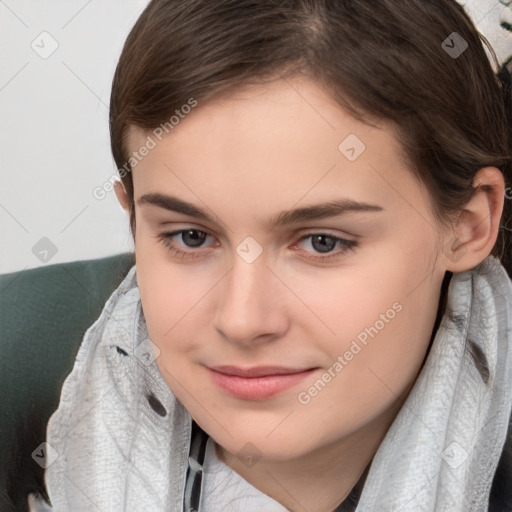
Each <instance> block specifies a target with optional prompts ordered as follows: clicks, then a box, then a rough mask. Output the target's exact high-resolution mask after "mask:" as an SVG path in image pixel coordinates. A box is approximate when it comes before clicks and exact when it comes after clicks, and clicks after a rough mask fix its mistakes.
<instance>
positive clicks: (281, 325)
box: [214, 254, 289, 346]
mask: <svg viewBox="0 0 512 512" xmlns="http://www.w3.org/2000/svg"><path fill="white" fill-rule="evenodd" d="M288 293H289V292H288ZM286 304H287V302H286V290H285V287H284V285H283V284H282V282H281V281H280V280H279V279H278V277H276V275H275V274H274V273H273V272H272V271H271V270H270V268H268V266H267V262H266V259H265V258H264V257H263V256H260V257H258V258H257V259H256V260H255V261H254V262H252V263H247V262H246V261H244V260H243V259H242V258H241V257H239V256H238V255H237V254H235V256H234V261H233V266H232V268H231V270H230V271H229V272H228V274H227V275H226V276H225V278H224V279H223V280H222V281H221V283H220V286H218V287H217V306H216V313H215V318H214V326H215V328H216V329H217V330H218V332H220V334H221V335H222V336H223V337H224V339H225V340H226V341H229V342H231V343H235V344H241V345H251V346H252V345H254V344H255V343H262V342H268V341H271V340H275V339H277V338H279V337H281V336H283V334H284V333H285V332H286V330H287V329H288V325H289V321H288V315H287V311H286Z"/></svg>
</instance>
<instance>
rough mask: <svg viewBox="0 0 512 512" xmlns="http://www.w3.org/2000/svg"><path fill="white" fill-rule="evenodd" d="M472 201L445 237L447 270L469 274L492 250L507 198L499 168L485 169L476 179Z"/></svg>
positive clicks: (479, 172)
mask: <svg viewBox="0 0 512 512" xmlns="http://www.w3.org/2000/svg"><path fill="white" fill-rule="evenodd" d="M473 188H474V189H475V190H474V192H473V195H472V197H471V199H470V200H469V201H468V203H467V204H466V205H465V206H464V209H463V210H462V211H461V212H460V214H459V216H458V218H457V220H456V221H455V223H454V224H453V231H452V232H451V233H446V234H445V239H444V243H443V247H444V250H443V253H444V255H445V257H446V270H450V271H451V272H455V273H457V272H465V271H466V270H470V269H472V268H473V267H475V266H476V265H478V264H479V263H481V262H482V261H483V260H484V259H485V258H487V256H489V254H490V253H491V251H492V248H493V247H494V244H495V243H496V239H497V237H498V228H499V224H500V219H501V214H502V212H503V203H504V196H505V180H504V178H503V174H502V173H501V171H500V170H499V169H497V168H496V167H484V168H482V169H480V170H479V171H478V173H477V174H476V175H475V178H474V180H473Z"/></svg>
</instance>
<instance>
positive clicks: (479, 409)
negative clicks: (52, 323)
mask: <svg viewBox="0 0 512 512" xmlns="http://www.w3.org/2000/svg"><path fill="white" fill-rule="evenodd" d="M511 326H512V282H511V281H510V279H509V278H508V276H507V274H506V272H505V270H504V269H503V267H502V266H501V265H500V264H499V262H498V261H497V260H495V259H494V258H492V257H489V258H488V259H487V260H486V261H485V262H484V263H483V264H482V265H480V266H479V267H478V268H476V269H473V270H471V271H468V272H465V273H462V274H457V275H454V276H453V277H452V279H451V282H450V286H449V289H448V297H447V307H446V313H445V314H444V316H443V319H442V322H441V325H440V327H439V329H438V332H437V334H436V336H435V339H434V342H433V344H432V347H431V349H430V353H429V355H428V357H427V359H426V361H425V364H424V366H423V368H422V370H421V372H420V374H419V376H418V378H417V380H416V382H415V384H414V386H413V388H412V389H411V392H410V393H409V395H408V397H407V399H406V401H405V403H404V405H403V406H402V408H401V409H400V411H399V413H398V415H397V416H396V418H395V420H394V422H393V424H392V425H391V427H390V429H389V431H388V432H387V434H386V436H385V438H384V440H383V442H382V443H381V445H380V447H379V449H378V450H377V452H376V454H375V456H374V459H373V462H372V465H371V467H370V471H369V473H368V476H367V479H366V483H365V486H364V489H363V492H362V494H361V498H360V501H359V505H358V506H357V512H375V511H379V512H398V511H404V512H410V511H413V512H420V511H421V512H423V511H425V512H427V511H429V512H433V511H435V512H483V511H486V510H487V504H488V499H489V493H490V488H491V485H492V481H493V477H494V474H495V471H496V467H497V464H498V460H499V458H500V455H501V452H502V450H503V446H504V442H505V438H506V433H507V427H508V420H509V416H510V412H511V407H512V334H511ZM472 354H474V356H473V355H472ZM153 357H154V356H153V352H152V349H151V345H150V341H149V339H148V333H147V330H146V324H145V321H144V316H143V314H142V310H141V303H140V296H139V290H138V287H137V282H136V267H135V266H134V267H132V269H131V270H130V271H129V273H128V274H127V276H126V277H125V279H124V280H123V282H122V283H121V285H120V286H119V288H118V289H117V290H116V291H115V292H114V294H113V295H112V296H111V297H110V299H109V300H108V302H107V304H106V305H105V308H104V309H103V312H102V313H101V316H100V317H99V318H98V320H97V321H96V322H95V323H94V324H93V325H92V326H91V327H90V328H89V329H88V331H87V332H86V334H85V337H84V340H83V342H82V345H81V347H80V349H79V352H78V356H77V358H76V361H75V365H74V368H73V370H72V372H71V373H70V374H69V376H68V377H67V379H66V380H65V382H64V385H63V388H62V393H61V398H60V404H59V407H58V409H57V411H55V413H54V414H53V415H52V417H51V418H50V421H49V423H48V430H47V442H48V444H49V445H50V447H51V448H50V447H49V448H48V455H47V464H48V467H47V469H46V474H45V478H46V485H47V489H48V493H49V496H50V499H51V501H52V505H53V508H51V509H48V510H52V511H53V512H70V511H72V512H85V511H87V512H91V511H98V512H120V511H134V512H139V511H146V510H147V511H159V512H160V511H161V512H181V511H182V497H183V492H184V484H185V474H186V469H187V463H188V460H187V458H188V447H189V443H190V435H191V417H190V415H189V414H188V412H187V411H186V409H185V408H184V407H183V405H182V404H181V403H180V402H179V401H178V400H177V399H176V398H175V397H174V395H173V394H172V393H171V391H170V390H169V387H168V386H167V384H166V382H165V381H164V379H163V377H162V375H161V374H160V372H159V370H158V368H157V366H156V363H155V361H154V359H153ZM474 357H478V358H479V359H480V360H481V361H482V362H483V363H484V364H483V366H482V367H481V369H480V370H478V369H477V365H476V364H475V361H474ZM31 500H32V501H31V503H32V505H31V507H32V508H31V510H47V509H46V508H43V506H42V505H37V504H36V503H35V500H33V497H32V498H31Z"/></svg>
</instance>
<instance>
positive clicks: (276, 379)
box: [208, 366, 317, 400]
mask: <svg viewBox="0 0 512 512" xmlns="http://www.w3.org/2000/svg"><path fill="white" fill-rule="evenodd" d="M316 369H317V368H305V369H304V368H284V367H280V366H258V367H254V368H239V367H236V366H214V367H211V368H208V371H209V373H210V376H211V378H212V380H213V382H214V384H215V385H216V386H217V387H219V388H220V389H221V390H223V391H224V392H226V393H227V394H229V395H231V396H233V397H235V398H240V399H243V400H265V399H267V398H271V397H273V396H276V395H278V394H280V393H283V392H284V391H286V390H288V389H290V388H292V387H294V386H296V385H298V384H299V383H300V382H302V381H303V380H304V379H305V378H306V377H308V376H309V375H311V374H312V373H313V372H314V371H315V370H316Z"/></svg>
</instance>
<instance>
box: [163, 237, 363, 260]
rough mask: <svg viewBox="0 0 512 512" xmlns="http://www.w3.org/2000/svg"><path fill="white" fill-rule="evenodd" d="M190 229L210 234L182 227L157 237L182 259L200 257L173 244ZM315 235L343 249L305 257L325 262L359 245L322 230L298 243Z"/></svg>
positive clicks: (194, 252)
mask: <svg viewBox="0 0 512 512" xmlns="http://www.w3.org/2000/svg"><path fill="white" fill-rule="evenodd" d="M188 231H195V232H198V233H204V234H205V235H207V236H209V234H208V233H207V232H206V231H203V230H200V229H180V230H179V231H172V232H170V233H161V234H159V235H157V237H156V238H157V239H158V241H159V242H161V243H162V244H163V245H164V246H165V247H166V248H167V250H168V251H169V252H171V253H172V254H174V255H175V256H177V257H178V258H180V259H182V258H191V259H194V258H200V257H201V254H200V251H194V250H192V251H182V250H181V249H177V248H176V247H174V245H172V243H171V241H170V240H171V239H172V238H173V237H175V236H176V235H180V234H182V233H186V232H188ZM313 236H326V237H328V238H331V239H332V240H334V242H335V243H338V242H340V243H341V245H342V246H343V249H341V250H340V251H338V252H336V253H334V254H329V255H328V256H314V257H311V256H306V257H305V258H306V259H307V260H313V261H319V262H325V261H328V260H332V259H335V258H339V257H341V256H343V255H345V254H346V253H347V252H349V251H352V250H354V249H355V247H357V242H355V241H353V240H347V239H345V238H340V237H337V236H334V235H330V234H329V233H322V232H312V233H308V234H306V235H303V236H302V237H300V239H299V240H298V242H297V243H299V242H302V241H303V240H305V239H307V238H311V237H313ZM198 253H199V254H198Z"/></svg>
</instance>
